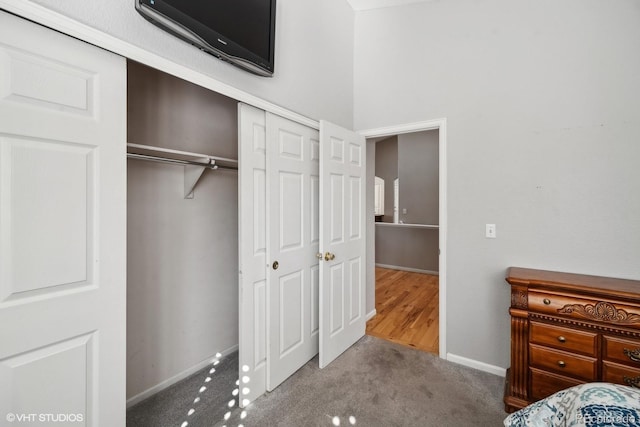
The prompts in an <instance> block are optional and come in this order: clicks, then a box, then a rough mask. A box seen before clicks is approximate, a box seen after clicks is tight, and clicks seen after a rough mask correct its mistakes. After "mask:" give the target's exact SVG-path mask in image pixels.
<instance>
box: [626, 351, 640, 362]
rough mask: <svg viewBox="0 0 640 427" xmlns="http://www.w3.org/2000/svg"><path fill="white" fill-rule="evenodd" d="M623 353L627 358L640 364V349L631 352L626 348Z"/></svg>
mask: <svg viewBox="0 0 640 427" xmlns="http://www.w3.org/2000/svg"><path fill="white" fill-rule="evenodd" d="M622 352H623V353H624V355H625V356H627V357H628V358H629V359H631V360H633V361H634V362H640V348H636V349H635V350H629V349H628V348H625V349H624V350H622Z"/></svg>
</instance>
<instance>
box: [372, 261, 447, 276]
mask: <svg viewBox="0 0 640 427" xmlns="http://www.w3.org/2000/svg"><path fill="white" fill-rule="evenodd" d="M376 267H381V268H389V269H391V270H401V271H410V272H412V273H424V274H432V275H434V276H438V275H439V273H438V272H437V271H433V270H421V269H419V268H411V267H403V266H401V265H389V264H378V263H376Z"/></svg>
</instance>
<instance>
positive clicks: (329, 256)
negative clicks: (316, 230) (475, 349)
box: [319, 121, 366, 368]
mask: <svg viewBox="0 0 640 427" xmlns="http://www.w3.org/2000/svg"><path fill="white" fill-rule="evenodd" d="M320 138H321V160H320V247H321V248H322V252H323V254H324V255H325V256H324V257H323V260H322V261H321V263H320V306H319V312H320V334H319V340H320V367H321V368H323V367H325V366H327V365H328V364H329V363H331V361H333V360H334V359H335V358H336V357H338V356H339V355H340V354H341V353H342V352H343V351H345V350H346V349H347V348H349V347H350V346H351V345H353V344H354V343H355V342H356V341H358V340H359V339H360V338H361V337H362V336H364V332H365V314H364V304H365V301H364V298H365V289H364V286H365V281H366V280H365V264H366V262H365V259H364V257H365V252H366V239H365V235H364V231H363V230H364V228H363V227H364V223H365V210H364V200H365V176H366V165H365V159H366V157H365V139H364V137H363V136H361V135H358V134H356V133H354V132H352V131H349V130H347V129H343V128H341V127H339V126H336V125H333V124H331V123H328V122H325V121H321V122H320Z"/></svg>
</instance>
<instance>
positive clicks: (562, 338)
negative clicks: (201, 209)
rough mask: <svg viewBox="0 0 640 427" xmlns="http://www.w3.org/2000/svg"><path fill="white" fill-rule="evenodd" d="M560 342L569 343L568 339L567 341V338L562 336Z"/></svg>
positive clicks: (559, 338)
mask: <svg viewBox="0 0 640 427" xmlns="http://www.w3.org/2000/svg"><path fill="white" fill-rule="evenodd" d="M558 341H560V342H567V339H566V338H565V337H563V336H562V335H560V336H559V337H558Z"/></svg>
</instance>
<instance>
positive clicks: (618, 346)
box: [602, 335, 640, 368]
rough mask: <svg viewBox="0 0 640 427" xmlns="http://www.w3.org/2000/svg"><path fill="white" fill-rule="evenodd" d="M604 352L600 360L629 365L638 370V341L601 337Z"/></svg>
mask: <svg viewBox="0 0 640 427" xmlns="http://www.w3.org/2000/svg"><path fill="white" fill-rule="evenodd" d="M602 338H603V339H604V351H603V354H602V358H603V359H605V360H613V361H616V362H622V363H626V364H629V365H630V366H635V365H637V367H638V368H640V340H632V339H628V338H620V337H612V336H607V335H605V336H603V337H602Z"/></svg>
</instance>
